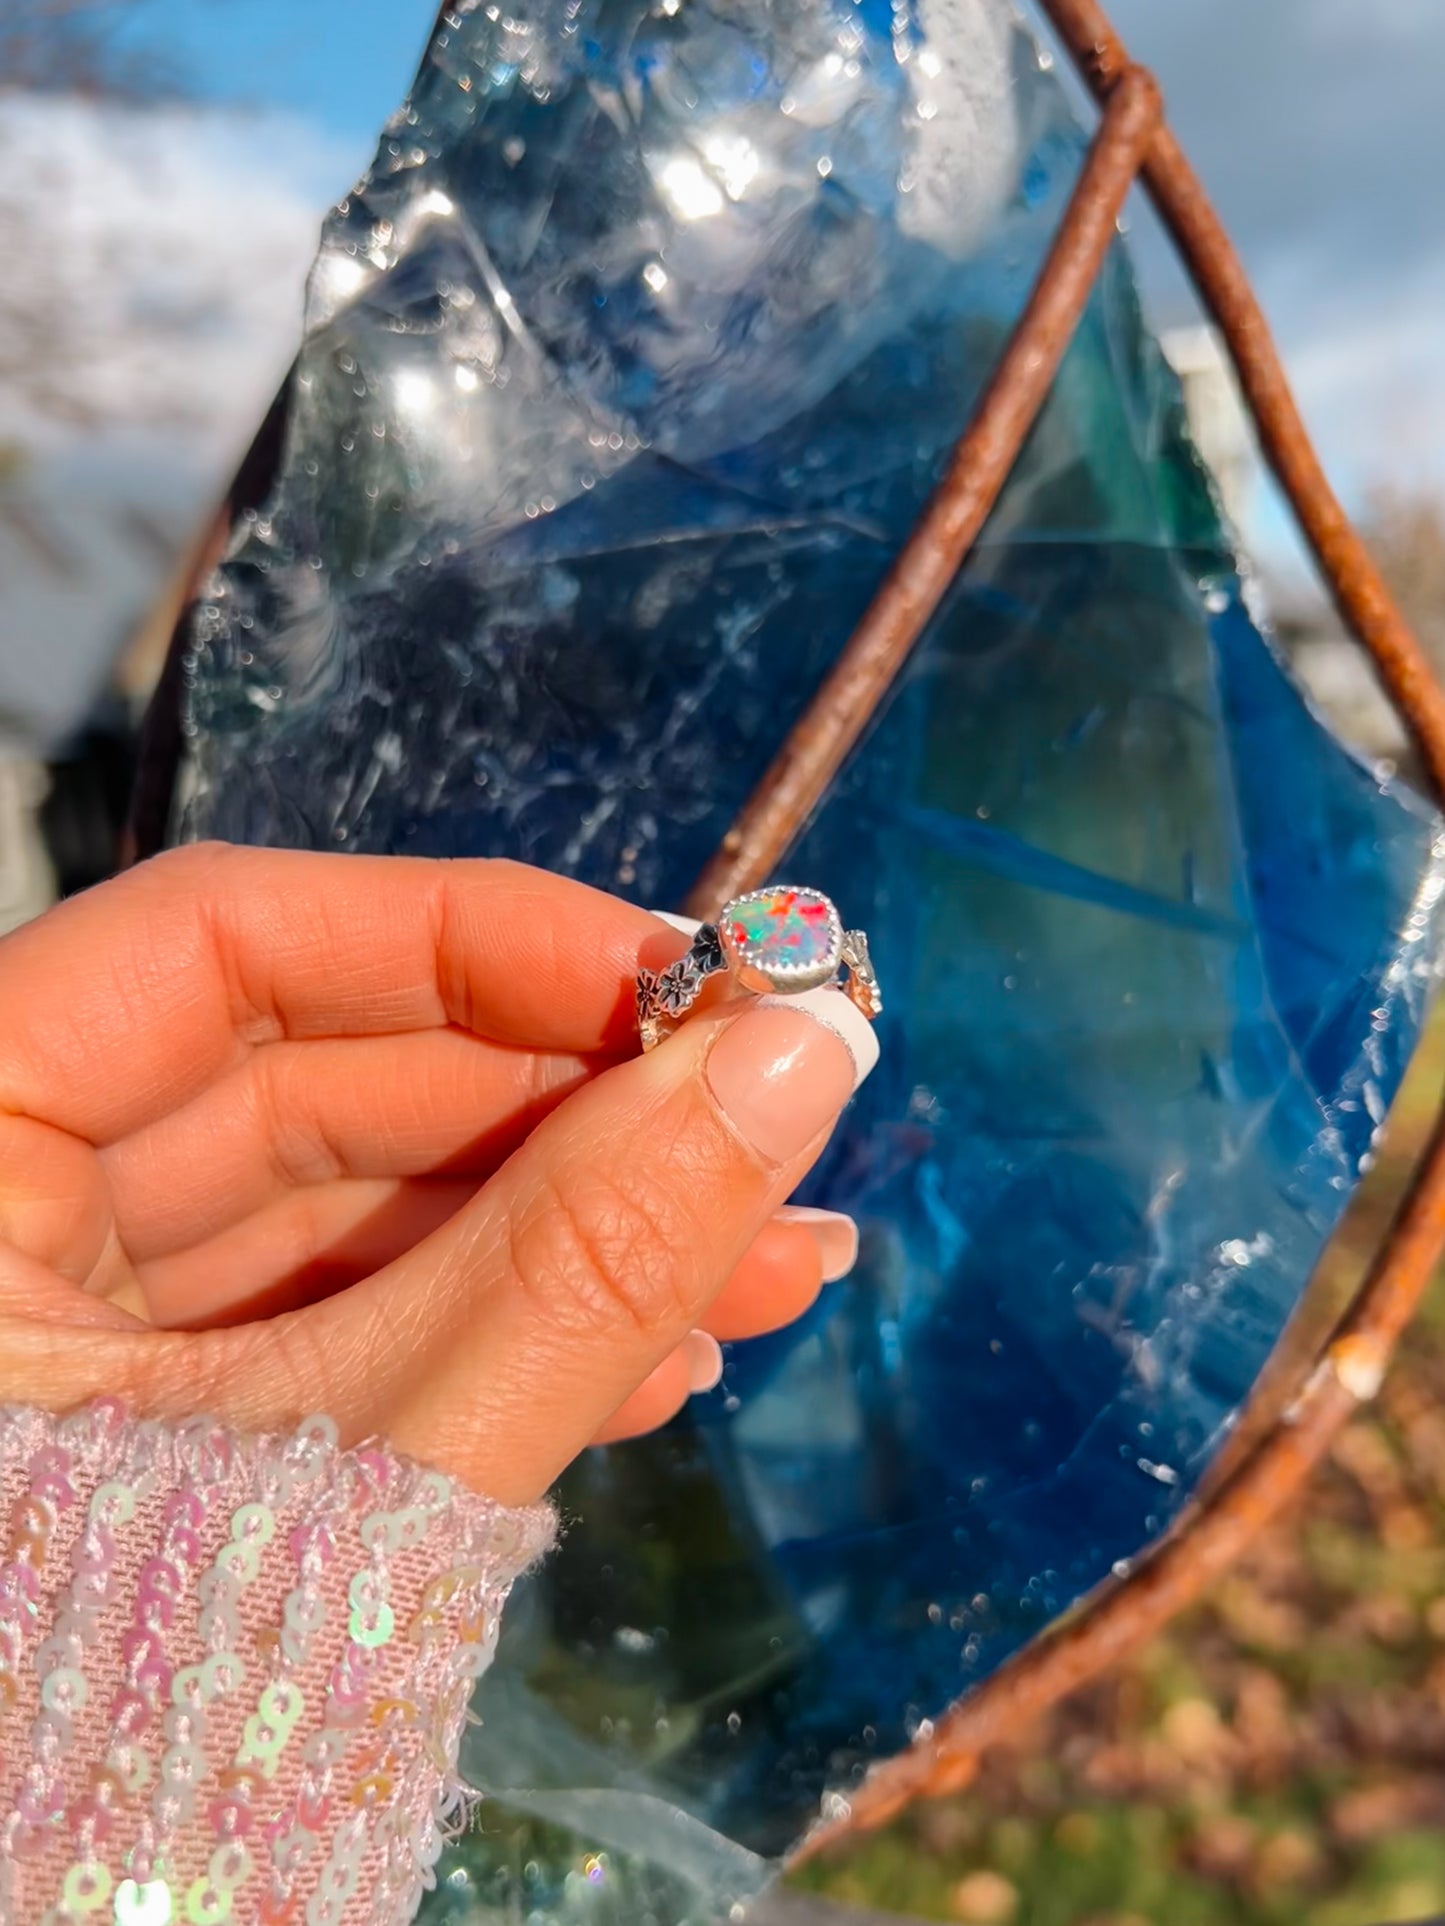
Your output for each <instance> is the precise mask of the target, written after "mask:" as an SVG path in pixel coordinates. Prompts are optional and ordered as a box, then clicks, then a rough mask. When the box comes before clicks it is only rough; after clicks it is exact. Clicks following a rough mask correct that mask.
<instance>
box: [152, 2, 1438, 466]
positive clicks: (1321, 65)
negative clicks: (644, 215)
mask: <svg viewBox="0 0 1445 1926" xmlns="http://www.w3.org/2000/svg"><path fill="white" fill-rule="evenodd" d="M433 11H434V8H433V0H306V4H305V5H298V4H297V0H145V4H144V5H143V7H142V9H141V11H140V13H139V14H138V16H137V30H138V31H140V32H143V33H144V34H145V35H147V36H151V37H152V38H153V39H159V40H161V41H164V42H165V43H167V44H168V45H169V46H170V47H171V48H172V49H173V51H174V53H175V55H176V57H177V58H179V59H180V60H181V61H182V62H183V63H184V64H185V65H186V66H187V67H188V68H189V69H190V70H191V72H192V73H193V74H194V76H195V77H196V80H197V82H198V83H199V84H200V86H201V87H202V89H203V91H205V92H206V93H208V94H209V95H210V96H211V97H212V98H218V99H229V100H239V101H250V102H253V103H258V104H261V105H264V106H265V107H266V108H267V109H268V110H270V111H271V112H272V113H275V112H281V113H285V114H289V115H294V116H296V117H297V118H298V119H299V120H301V121H303V122H304V123H305V124H306V126H307V127H308V128H309V129H311V130H312V131H313V132H314V133H315V134H316V135H318V136H320V139H319V141H318V142H317V143H316V145H315V150H314V154H313V156H312V159H313V161H321V162H323V164H324V163H326V162H329V161H330V160H331V157H332V156H334V159H335V166H336V168H337V170H338V171H337V174H336V176H335V178H334V180H333V181H332V183H331V184H330V187H329V189H328V191H327V193H326V194H325V195H324V196H323V198H328V199H329V198H331V196H332V195H334V194H337V193H340V192H341V191H342V190H343V188H344V187H345V186H346V185H347V184H349V182H350V179H351V177H352V175H353V174H354V173H355V172H356V171H357V170H358V169H359V168H360V167H361V166H362V165H363V164H364V163H365V161H366V159H367V157H368V156H369V153H370V149H371V145H372V142H373V140H374V136H375V132H376V129H377V128H378V127H379V125H380V124H381V121H382V120H383V119H384V117H385V115H386V114H387V113H388V112H389V111H390V109H391V108H392V107H394V106H395V105H396V104H397V102H398V101H399V100H400V99H401V97H402V95H403V93H404V92H405V88H406V83H407V80H408V78H409V76H410V74H411V72H412V70H413V68H414V66H415V64H416V59H417V56H418V54H419V52H420V49H421V47H422V45H423V44H424V42H425V39H426V35H427V32H428V30H429V27H430V25H431V21H432V18H433ZM1113 14H1114V18H1115V21H1116V24H1117V25H1118V26H1119V28H1120V30H1121V31H1122V33H1123V34H1124V36H1125V39H1126V40H1127V42H1128V43H1129V44H1130V46H1131V48H1132V50H1133V51H1134V53H1135V55H1136V56H1137V57H1138V58H1140V59H1142V60H1144V61H1145V62H1147V63H1148V64H1150V65H1151V66H1153V67H1154V69H1155V71H1156V73H1157V74H1158V75H1159V77H1160V79H1161V80H1162V82H1163V84H1164V88H1165V93H1166V97H1167V99H1168V102H1169V109H1170V114H1171V118H1172V121H1173V124H1174V126H1175V128H1176V130H1177V131H1178V132H1179V133H1180V135H1181V137H1182V138H1183V140H1184V143H1185V146H1186V148H1187V150H1188V152H1189V153H1190V156H1191V158H1192V159H1193V161H1194V163H1195V165H1196V167H1197V169H1198V171H1199V172H1200V174H1201V175H1202V176H1203V178H1204V181H1205V184H1206V186H1207V187H1208V189H1209V191H1210V193H1211V195H1212V196H1213V197H1214V199H1215V200H1216V202H1217V204H1218V205H1219V207H1220V210H1221V212H1222V213H1223V215H1224V218H1225V221H1226V224H1227V226H1228V227H1229V229H1230V232H1231V233H1232V234H1233V236H1234V238H1235V240H1236V242H1237V244H1238V245H1239V247H1240V249H1241V251H1242V253H1243V255H1244V258H1245V262H1246V265H1247V266H1248V268H1249V270H1250V272H1251V274H1252V275H1253V277H1254V279H1255V282H1256V286H1257V287H1258V289H1259V291H1260V293H1261V295H1262V296H1263V298H1264V300H1265V304H1266V309H1267V311H1268V312H1269V313H1270V315H1271V318H1272V319H1273V320H1274V322H1275V325H1276V328H1277V331H1278V333H1279V335H1280V337H1281V340H1282V343H1283V346H1284V348H1285V350H1286V353H1287V355H1288V357H1289V359H1290V362H1291V367H1292V371H1293V372H1294V374H1295V376H1296V378H1297V380H1298V383H1299V386H1300V389H1301V395H1302V399H1303V400H1304V401H1305V402H1306V403H1307V405H1310V406H1311V407H1312V409H1314V410H1317V412H1318V420H1319V424H1320V433H1321V436H1322V438H1323V439H1324V441H1325V443H1326V452H1327V455H1328V456H1329V459H1330V464H1331V468H1332V470H1333V472H1334V473H1336V474H1337V475H1338V477H1339V480H1340V484H1341V486H1342V487H1343V488H1344V489H1345V491H1346V492H1347V493H1348V494H1350V495H1351V497H1352V498H1354V499H1358V498H1359V496H1360V495H1361V493H1362V491H1363V490H1364V488H1365V487H1367V486H1368V485H1369V484H1370V483H1372V482H1374V481H1376V480H1377V479H1379V478H1380V477H1382V476H1384V475H1386V474H1394V475H1395V476H1397V477H1398V478H1400V479H1403V480H1405V481H1407V482H1409V481H1413V480H1417V479H1418V480H1422V481H1424V482H1427V483H1428V482H1430V481H1432V480H1433V481H1435V482H1437V483H1439V484H1441V485H1445V214H1442V212H1441V199H1440V184H1441V180H1442V177H1445V111H1442V106H1441V102H1442V95H1441V76H1442V74H1445V0H1371V4H1370V5H1369V6H1368V7H1361V6H1360V4H1359V0H1114V5H1113ZM307 184H308V185H309V184H310V182H308V183H307ZM320 185H321V183H320V181H319V179H318V180H317V181H316V186H317V188H318V189H319V188H320ZM1141 225H1142V224H1141ZM1139 241H1140V248H1141V252H1142V255H1143V260H1144V273H1145V281H1146V286H1147V287H1148V289H1149V291H1150V293H1151V294H1152V296H1153V297H1154V299H1155V302H1156V306H1157V310H1158V312H1159V313H1160V315H1161V317H1162V318H1164V319H1170V320H1172V319H1176V318H1178V317H1179V315H1180V314H1181V313H1182V311H1183V310H1184V308H1185V299H1184V296H1183V294H1182V292H1181V289H1180V285H1179V282H1178V278H1177V276H1175V275H1174V274H1173V273H1172V272H1171V271H1170V270H1169V268H1168V265H1167V259H1166V251H1165V250H1164V249H1163V247H1162V246H1161V245H1159V244H1158V243H1157V241H1151V238H1150V237H1149V236H1148V235H1147V234H1146V233H1141V234H1140V236H1139ZM1422 386H1423V387H1424V389H1425V390H1426V392H1427V396H1428V405H1426V406H1423V407H1422V406H1421V405H1420V391H1421V387H1422Z"/></svg>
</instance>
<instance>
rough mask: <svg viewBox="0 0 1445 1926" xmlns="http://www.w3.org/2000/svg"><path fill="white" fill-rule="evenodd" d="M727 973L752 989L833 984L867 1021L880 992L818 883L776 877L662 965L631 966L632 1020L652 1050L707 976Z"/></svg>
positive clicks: (879, 1004)
mask: <svg viewBox="0 0 1445 1926" xmlns="http://www.w3.org/2000/svg"><path fill="white" fill-rule="evenodd" d="M724 972H727V973H728V974H730V975H731V976H732V977H733V979H734V981H735V982H736V983H737V984H738V986H739V988H740V989H743V990H747V991H751V992H752V993H753V994H754V995H755V996H800V995H801V994H802V993H803V992H804V991H805V990H816V989H821V988H822V987H824V986H825V985H829V984H831V985H836V986H837V987H838V988H839V989H841V990H842V991H843V992H844V994H845V995H846V996H848V997H849V998H850V999H851V1000H852V1001H853V1003H855V1004H856V1005H857V1007H858V1008H859V1009H860V1010H861V1011H862V1012H863V1014H864V1016H866V1017H867V1018H868V1019H869V1021H870V1022H871V1021H873V1020H874V1019H875V1018H876V1017H878V1016H879V1015H881V1013H882V1010H883V997H882V993H881V992H880V990H879V988H878V979H877V977H876V976H875V975H874V974H873V965H872V962H871V960H870V959H869V955H868V938H867V937H866V936H865V935H864V934H863V932H862V930H845V929H844V927H843V919H842V918H841V917H840V916H839V914H838V912H837V910H836V908H835V907H834V906H833V904H832V902H831V901H830V900H829V898H828V897H826V896H824V894H823V893H822V891H821V890H816V889H797V888H794V887H792V886H790V885H786V884H775V885H773V887H771V888H769V889H755V890H750V891H749V892H748V894H747V895H746V896H736V897H734V898H733V900H732V902H730V903H729V904H728V905H727V907H726V908H725V909H724V910H723V912H722V914H721V915H720V916H719V917H718V919H717V921H716V922H715V923H703V924H701V925H700V926H699V928H698V931H697V934H696V935H695V936H694V937H693V939H692V946H691V948H690V949H689V950H688V951H687V953H686V955H685V956H680V957H679V958H678V960H677V961H676V963H670V964H669V965H668V966H667V968H666V969H665V970H639V971H638V973H637V1027H638V1029H639V1031H640V1032H641V1035H642V1047H643V1049H644V1050H651V1049H653V1048H655V1047H656V1045H657V1044H659V1043H661V1042H662V1040H663V1038H664V1037H666V1036H670V1035H671V1034H672V1032H673V1031H674V1030H675V1029H676V1028H677V1027H678V1025H679V1024H680V1023H681V1022H682V1021H683V1020H684V1018H685V1017H686V1016H687V1015H688V1012H689V1011H690V1010H691V1009H692V1007H693V1005H694V1004H695V1003H696V1002H697V1000H698V998H699V997H700V996H701V995H702V991H703V985H704V984H705V983H706V982H707V981H708V979H709V978H710V977H714V976H718V975H721V974H723V973H724Z"/></svg>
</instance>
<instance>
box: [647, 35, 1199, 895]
mask: <svg viewBox="0 0 1445 1926" xmlns="http://www.w3.org/2000/svg"><path fill="white" fill-rule="evenodd" d="M1162 113H1163V102H1162V101H1161V99H1160V97H1159V89H1158V88H1157V87H1156V86H1155V84H1154V81H1153V79H1152V78H1151V77H1150V76H1149V75H1148V74H1146V73H1145V72H1144V71H1143V70H1142V69H1141V68H1133V69H1128V70H1126V71H1125V72H1124V73H1122V74H1121V75H1120V76H1119V82H1118V85H1117V86H1116V87H1115V88H1114V89H1113V90H1112V92H1111V93H1110V95H1109V99H1108V102H1107V104H1106V105H1105V108H1104V117H1103V122H1102V124H1101V126H1100V128H1099V132H1098V136H1097V138H1096V139H1095V141H1094V144H1093V146H1092V148H1091V149H1090V151H1089V157H1088V160H1087V161H1086V163H1085V165H1084V169H1083V171H1082V173H1081V174H1080V176H1079V180H1078V183H1077V185H1076V187H1075V189H1074V193H1073V198H1072V199H1071V200H1070V202H1069V207H1068V211H1067V213H1066V214H1065V216H1064V220H1063V222H1062V224H1061V225H1060V228H1059V232H1058V234H1057V235H1056V236H1055V238H1054V242H1053V245H1052V247H1051V248H1050V250H1049V255H1048V258H1047V260H1046V261H1045V263H1044V266H1043V269H1042V271H1041V273H1040V275H1039V278H1038V281H1037V282H1036V284H1035V286H1034V290H1033V293H1032V294H1031V295H1030V297H1029V302H1028V305H1027V307H1026V308H1025V309H1024V311H1023V314H1022V316H1021V317H1020V319H1019V322H1018V326H1017V327H1016V328H1015V330H1014V333H1013V336H1012V338H1011V339H1010V341H1009V344H1008V346H1007V348H1006V349H1005V350H1004V353H1003V356H1002V359H1001V360H1000V361H999V364H998V367H997V368H996V369H995V370H994V373H993V376H992V378H991V380H990V381H989V384H988V387H987V388H986V389H985V391H984V394H983V398H982V400H981V401H980V403H979V405H978V409H977V411H976V413H975V415H974V418H973V420H972V422H971V423H970V424H969V426H968V428H967V429H966V430H965V432H964V434H963V436H962V437H961V439H960V440H959V442H958V445H957V447H956V448H955V449H954V452H953V456H952V458H951V460H950V462H949V466H948V472H947V474H946V475H945V476H944V478H943V480H942V481H941V482H940V483H939V485H938V487H937V488H936V489H935V490H934V493H933V496H932V499H931V500H930V501H929V503H928V506H927V507H926V508H925V509H924V511H923V513H922V515H921V516H920V517H919V519H918V522H917V523H916V524H915V526H914V528H913V530H912V532H911V534H910V535H909V537H908V540H907V541H906V542H905V543H904V545H903V547H902V549H901V550H900V551H899V554H898V557H897V559H896V560H895V562H894V563H893V566H892V568H890V569H889V571H888V574H887V575H886V576H885V577H884V580H883V585H882V587H881V588H880V589H879V590H878V593H877V594H876V595H875V596H874V598H873V601H872V602H871V603H870V605H869V607H868V609H867V611H866V612H865V614H864V616H863V619H862V621H861V622H860V623H859V624H858V627H857V628H856V629H855V630H854V631H853V634H852V635H851V636H850V637H849V639H848V642H847V643H846V645H845V646H844V649H843V653H842V654H841V656H839V658H838V661H837V662H836V664H835V665H834V667H833V669H832V670H831V672H830V673H829V675H828V676H827V677H826V678H825V679H824V681H823V683H822V684H821V686H820V687H819V689H818V691H817V694H816V695H815V696H814V697H813V699H812V701H811V702H810V703H809V704H808V707H807V709H806V710H805V711H804V712H803V714H802V716H801V717H800V718H799V720H798V722H797V723H796V724H795V725H794V727H793V729H792V731H791V732H790V734H789V735H788V738H787V740H786V741H785V742H784V744H783V746H782V748H781V749H780V750H779V751H778V753H777V755H776V756H775V757H774V758H773V761H772V763H771V764H770V765H769V767H768V770H767V773H766V774H765V775H764V777H763V779H762V781H761V782H760V783H759V784H758V786H757V788H756V789H755V790H754V791H753V794H752V795H751V797H750V798H749V799H748V802H747V803H746V805H745V806H744V808H743V811H742V814H741V815H740V816H739V817H738V819H737V821H736V822H735V823H734V824H733V826H732V828H731V829H730V830H729V831H728V833H727V835H726V836H725V837H724V838H723V840H722V843H721V845H720V846H719V848H718V850H717V853H716V855H715V856H714V857H713V859H712V861H711V862H710V863H709V864H708V866H707V868H706V869H705V870H704V871H703V873H702V875H701V876H700V877H699V878H698V880H697V882H696V883H695V884H694V885H693V888H692V891H691V893H690V894H689V896H688V899H687V902H686V904H685V908H686V909H687V911H688V913H689V914H690V915H692V916H699V917H712V916H716V915H717V913H718V911H719V910H720V909H721V908H722V906H723V904H724V903H726V902H728V901H729V899H730V898H732V897H734V896H739V895H741V894H742V892H743V891H744V890H749V889H754V888H756V887H757V886H758V885H759V884H761V883H765V882H767V881H768V880H769V877H770V874H771V872H772V870H773V867H774V865H775V864H776V863H777V862H778V861H779V859H780V858H781V857H782V856H783V854H784V852H785V851H786V850H787V848H788V846H789V844H790V843H792V842H793V840H794V839H795V837H796V836H797V834H798V831H799V829H800V828H801V827H802V825H803V824H804V823H805V822H806V821H807V820H808V818H809V816H811V815H812V813H813V811H814V810H815V809H816V808H817V806H818V804H819V803H820V802H821V801H822V799H823V796H824V794H825V792H826V790H827V787H828V784H829V783H830V782H831V781H832V780H833V777H834V776H835V775H836V774H837V773H838V769H839V767H840V765H841V764H842V763H843V761H844V759H845V758H846V756H847V755H848V752H849V751H850V750H851V749H852V748H853V746H854V744H855V743H856V742H857V740H858V738H859V737H860V736H861V735H862V733H863V731H864V729H865V728H866V727H867V725H868V722H869V720H870V718H871V717H872V716H873V714H874V713H875V712H876V710H877V708H878V704H879V702H880V701H881V700H882V699H883V697H884V695H886V693H887V691H888V689H889V688H890V686H891V685H892V683H893V680H894V678H895V677H896V676H897V674H898V672H899V670H900V669H901V668H902V667H903V664H904V663H905V662H906V661H907V659H908V657H909V655H910V654H911V653H912V650H913V646H914V644H915V643H916V642H917V640H918V638H919V636H920V635H921V634H922V632H923V630H924V628H925V627H926V626H927V624H928V620H929V618H930V616H931V615H932V614H933V612H934V610H935V609H936V608H937V607H938V604H939V603H940V602H941V601H942V599H943V597H944V595H945V594H946V593H947V591H948V587H949V584H950V583H951V582H952V581H953V579H954V577H955V576H956V575H957V574H958V570H959V565H960V564H961V563H962V561H963V559H964V557H965V556H966V555H967V553H968V551H969V549H970V548H971V547H972V546H973V544H974V542H975V541H976V540H977V538H978V534H979V531H980V530H981V529H982V527H983V525H984V522H985V521H986V520H987V519H988V515H989V511H990V510H991V509H992V507H993V505H994V503H995V501H996V500H997V499H998V494H999V490H1000V489H1001V488H1002V487H1003V484H1004V482H1005V481H1006V480H1007V479H1008V473H1009V470H1010V469H1011V468H1012V467H1013V465H1014V462H1015V461H1016V460H1017V458H1018V452H1019V449H1020V448H1022V446H1023V444H1024V438H1025V436H1026V435H1027V434H1028V432H1029V429H1030V428H1031V427H1032V426H1033V424H1034V420H1035V418H1036V417H1037V415H1038V412H1039V409H1040V408H1042V406H1043V405H1044V402H1045V400H1046V399H1047V398H1048V393H1049V389H1050V387H1051V386H1052V385H1053V379H1054V376H1055V374H1057V372H1058V368H1059V363H1060V362H1061V361H1062V360H1063V358H1064V354H1065V351H1066V350H1067V348H1068V345H1069V343H1070V341H1071V340H1072V339H1073V335H1074V329H1075V328H1076V326H1077V325H1078V320H1079V316H1080V315H1081V314H1082V313H1083V311H1084V306H1085V303H1086V302H1087V301H1088V298H1089V293H1090V290H1091V289H1092V288H1093V285H1094V283H1095V281H1096V280H1097V279H1098V277H1099V270H1100V269H1101V268H1102V266H1103V264H1104V257H1105V255H1106V254H1107V253H1108V251H1109V248H1110V245H1111V244H1112V242H1113V240H1114V236H1115V233H1116V231H1117V224H1118V219H1119V215H1120V212H1121V211H1122V209H1123V206H1124V202H1125V200H1126V199H1127V197H1128V193H1129V189H1130V188H1131V187H1132V186H1133V183H1134V178H1135V176H1136V174H1137V173H1138V171H1139V164H1140V161H1141V160H1142V158H1143V156H1144V152H1145V149H1146V148H1147V147H1148V145H1149V142H1150V140H1151V139H1152V138H1153V136H1154V132H1155V130H1156V128H1157V127H1158V126H1159V124H1160V117H1161V115H1162Z"/></svg>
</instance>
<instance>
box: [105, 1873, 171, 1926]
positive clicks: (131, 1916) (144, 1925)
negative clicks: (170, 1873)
mask: <svg viewBox="0 0 1445 1926" xmlns="http://www.w3.org/2000/svg"><path fill="white" fill-rule="evenodd" d="M174 1916H175V1909H174V1906H173V1903H172V1900H171V1889H170V1887H169V1886H168V1885H167V1883H166V1881H165V1880H164V1879H148V1880H146V1881H145V1882H144V1883H143V1884H139V1883H137V1881H135V1880H134V1879H122V1881H121V1882H120V1884H119V1885H118V1886H117V1887H116V1889H115V1926H170V1922H171V1920H172V1919H173V1918H174Z"/></svg>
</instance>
